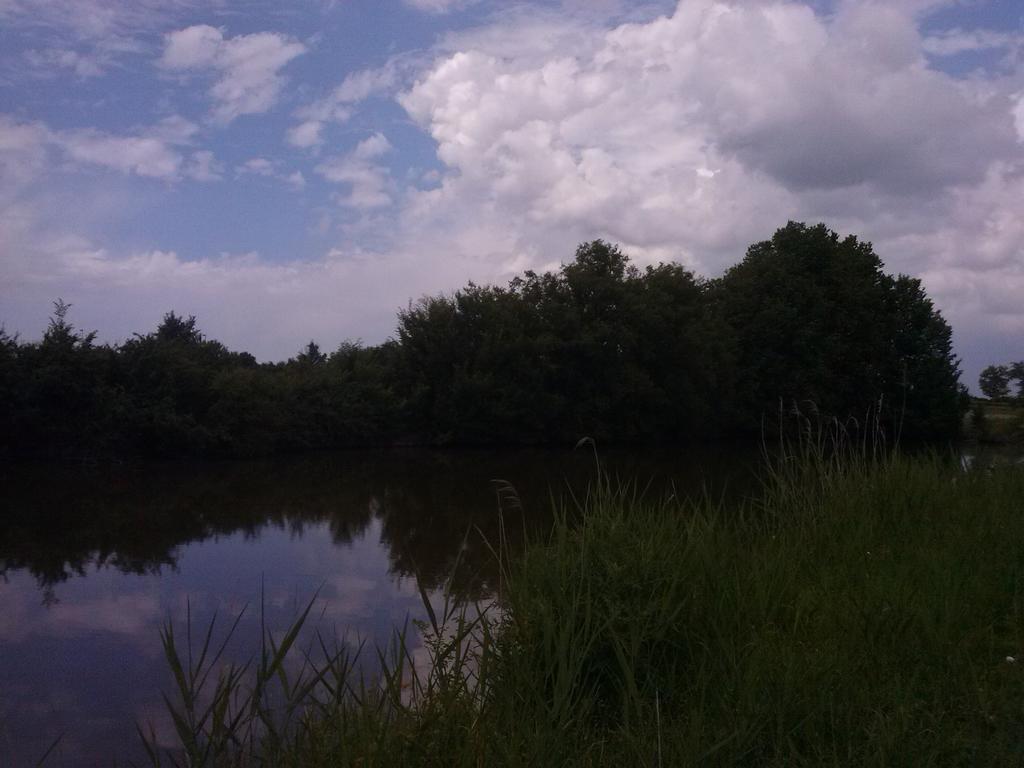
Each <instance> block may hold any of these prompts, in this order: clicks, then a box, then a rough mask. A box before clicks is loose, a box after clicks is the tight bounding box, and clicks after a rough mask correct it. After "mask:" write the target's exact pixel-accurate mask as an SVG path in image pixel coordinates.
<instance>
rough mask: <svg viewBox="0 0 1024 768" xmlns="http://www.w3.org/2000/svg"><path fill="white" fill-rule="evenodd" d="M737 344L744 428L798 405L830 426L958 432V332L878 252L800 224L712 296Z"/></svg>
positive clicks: (762, 246) (764, 246)
mask: <svg viewBox="0 0 1024 768" xmlns="http://www.w3.org/2000/svg"><path fill="white" fill-rule="evenodd" d="M711 293H712V297H713V298H712V304H713V306H714V311H715V312H717V313H718V314H719V316H720V317H721V318H722V320H723V321H724V322H725V323H726V324H728V326H729V327H730V328H731V330H732V333H733V335H734V338H735V340H736V345H737V372H738V378H737V397H736V400H735V411H734V414H733V415H734V417H735V418H736V423H737V426H739V427H740V428H745V429H748V430H751V431H758V430H760V429H761V428H762V424H761V419H762V417H763V414H765V413H771V412H773V410H777V409H778V407H779V403H780V402H781V403H783V404H784V405H785V407H787V408H788V407H790V406H791V405H792V404H797V405H798V406H799V407H800V408H802V409H807V408H808V407H811V408H816V409H817V410H818V411H819V412H820V413H822V414H823V415H825V416H828V417H837V418H839V419H846V418H848V417H851V416H852V417H855V418H860V419H862V418H864V416H865V415H866V414H868V413H869V412H872V413H873V412H876V411H878V410H881V412H882V414H883V415H884V417H885V418H886V419H887V420H888V421H889V423H890V425H891V426H892V429H893V431H894V432H895V431H899V429H900V428H902V430H903V431H904V432H905V433H909V434H912V435H915V436H921V437H947V436H951V435H955V434H956V433H957V429H958V424H959V422H960V418H961V416H962V413H963V408H964V405H965V402H966V401H965V400H964V399H963V397H962V394H961V388H960V386H959V384H958V379H959V373H960V372H959V366H958V361H957V359H956V358H955V357H954V355H953V352H952V331H951V329H950V327H949V325H948V324H947V323H946V322H945V320H943V318H942V316H941V315H940V314H939V313H938V311H936V310H935V308H934V306H933V305H932V303H931V301H930V300H929V299H928V297H927V296H926V295H925V292H924V289H923V288H922V287H921V283H920V281H919V280H916V279H913V278H910V277H907V276H905V275H900V276H898V277H892V276H890V275H887V274H885V273H884V272H883V271H882V262H881V260H880V259H879V258H878V256H876V255H875V253H874V251H873V250H872V248H871V244H870V243H864V242H860V241H858V240H857V238H856V237H853V236H850V237H847V238H845V239H840V238H839V236H838V235H837V234H836V233H835V232H832V231H831V230H829V229H828V228H827V227H825V226H824V225H823V224H819V225H817V226H814V227H808V226H806V225H804V224H798V223H793V222H791V223H790V224H789V225H787V226H786V227H784V228H783V229H780V230H779V231H778V232H776V233H775V235H774V236H773V237H772V239H771V240H767V241H765V242H762V243H757V244H756V245H753V246H751V248H750V250H748V251H747V256H746V258H745V259H744V260H743V261H742V262H741V263H740V264H738V265H737V266H735V267H733V268H732V269H730V270H729V271H728V272H726V274H725V276H724V277H723V278H722V279H720V280H718V281H716V282H715V283H714V285H713V287H712V291H711Z"/></svg>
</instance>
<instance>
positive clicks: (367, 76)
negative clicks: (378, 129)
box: [287, 57, 412, 149]
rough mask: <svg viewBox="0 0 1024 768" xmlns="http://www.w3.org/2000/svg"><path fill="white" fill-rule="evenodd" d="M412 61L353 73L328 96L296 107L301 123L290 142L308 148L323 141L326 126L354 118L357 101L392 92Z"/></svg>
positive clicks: (400, 60) (397, 61) (289, 135)
mask: <svg viewBox="0 0 1024 768" xmlns="http://www.w3.org/2000/svg"><path fill="white" fill-rule="evenodd" d="M411 64H412V61H411V60H410V59H408V58H402V57H399V58H394V59H392V60H390V61H389V62H388V63H387V64H386V65H384V66H383V67H378V68H375V69H364V70H358V71H356V72H350V73H349V74H348V75H346V76H345V79H344V80H342V81H341V83H340V84H339V85H338V86H337V87H336V88H334V90H332V91H331V92H330V93H329V94H328V95H327V96H325V97H323V98H321V99H317V100H316V101H314V102H312V103H310V104H307V105H305V106H304V107H301V108H300V109H298V110H296V112H295V116H296V117H298V118H299V119H300V120H301V122H300V123H299V124H298V125H295V126H293V127H292V128H290V129H289V130H288V133H287V141H288V143H289V144H291V145H292V146H294V147H299V148H302V149H308V148H311V147H319V146H320V145H322V144H323V136H322V133H323V129H324V126H325V125H326V124H328V123H344V122H346V121H348V119H349V118H351V117H352V114H353V110H354V108H355V106H356V105H357V104H359V103H360V102H362V101H364V100H365V99H368V98H369V97H371V96H375V95H381V94H388V93H390V92H391V91H392V90H393V89H394V88H395V87H396V86H397V85H398V83H399V81H400V79H401V77H402V76H403V74H405V73H406V72H407V71H408V70H409V68H410V66H411Z"/></svg>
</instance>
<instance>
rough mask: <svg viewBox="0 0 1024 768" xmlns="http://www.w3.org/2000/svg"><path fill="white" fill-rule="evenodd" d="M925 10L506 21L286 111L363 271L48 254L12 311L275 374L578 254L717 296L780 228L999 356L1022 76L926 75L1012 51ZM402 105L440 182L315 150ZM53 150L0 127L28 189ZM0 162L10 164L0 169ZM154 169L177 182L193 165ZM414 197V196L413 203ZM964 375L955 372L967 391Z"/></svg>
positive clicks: (1015, 205) (138, 168) (1016, 183)
mask: <svg viewBox="0 0 1024 768" xmlns="http://www.w3.org/2000/svg"><path fill="white" fill-rule="evenodd" d="M939 5H941V3H936V2H929V0H897V1H894V2H884V3H883V2H878V1H876V0H844V1H843V2H839V3H836V4H833V7H832V11H831V12H830V13H829V14H827V15H826V14H823V13H821V12H816V11H815V7H818V4H815V5H814V7H812V4H810V3H806V2H793V1H790V0H785V1H784V0H750V1H749V2H747V1H743V2H741V1H740V0H736V1H735V2H732V1H729V0H685V2H680V3H679V4H678V6H677V7H676V8H675V9H674V10H672V11H671V12H669V13H665V14H664V15H660V16H656V17H646V18H641V19H639V20H637V19H634V20H632V21H628V22H625V23H618V22H615V23H605V22H602V21H601V20H600V19H599V18H596V17H595V16H594V15H593V14H589V15H588V14H583V15H578V14H564V13H560V12H556V11H551V10H548V11H540V10H537V9H535V8H532V9H531V11H530V12H529V13H522V12H519V13H515V12H506V13H502V14H500V15H498V16H496V17H495V19H494V20H493V21H492V22H491V23H489V24H487V25H486V26H484V27H481V28H476V29H473V30H469V31H465V32H461V33H459V34H455V35H451V36H448V37H446V38H445V39H444V40H443V41H442V42H441V43H440V45H439V47H438V48H437V49H435V50H434V51H433V52H432V56H431V57H430V58H423V57H419V58H416V59H399V60H396V61H395V62H392V63H390V64H389V65H388V66H386V67H383V68H378V69H374V70H366V71H364V72H359V73H354V74H351V75H349V76H348V77H346V78H345V80H344V81H342V83H341V84H340V85H339V86H338V87H337V88H335V89H334V90H333V91H331V92H330V93H328V94H327V95H326V96H325V97H324V98H322V99H319V100H317V101H314V102H312V103H310V104H307V105H306V106H305V107H302V108H300V109H299V110H297V111H296V112H295V114H294V118H295V122H294V125H293V126H292V127H291V129H290V130H289V131H288V132H287V134H286V136H285V139H286V141H287V142H288V143H289V144H291V145H293V146H296V147H300V148H305V149H312V150H315V151H316V152H318V153H319V155H318V159H317V164H316V166H315V169H314V170H315V172H316V173H317V174H318V175H319V176H321V177H322V178H323V179H325V180H327V181H328V182H331V183H334V184H338V185H341V186H340V189H341V192H340V195H339V196H338V197H337V199H338V200H339V202H340V203H341V204H342V205H343V206H345V207H347V208H351V209H353V210H355V211H357V212H359V213H360V214H365V216H366V217H367V218H371V219H373V221H375V222H377V224H378V225H379V226H378V230H377V231H376V232H375V233H374V234H373V245H374V248H375V249H376V250H375V251H374V255H370V254H369V253H368V251H356V252H353V251H352V250H351V248H347V249H346V250H345V251H344V253H342V252H335V253H332V254H330V255H327V256H324V257H323V258H320V259H312V260H309V261H301V262H295V263H290V264H274V263H272V262H270V261H267V260H265V259H262V258H260V257H258V256H251V255H250V256H246V257H225V258H221V257H210V258H208V259H202V260H198V261H188V260H185V259H183V258H181V257H179V256H177V255H176V254H173V253H169V252H167V251H166V250H153V251H151V252H149V253H146V254H122V253H113V252H108V251H106V250H104V249H103V248H102V247H100V246H97V245H94V244H90V243H74V244H67V243H65V244H63V245H61V246H60V247H57V246H56V245H54V246H52V247H47V249H45V252H44V253H42V255H40V256H38V261H37V262H36V263H38V264H49V265H51V267H52V269H51V270H50V271H49V272H48V273H47V274H48V275H49V276H50V277H48V278H47V279H48V280H50V282H48V283H46V284H45V287H46V290H45V291H44V290H43V289H42V288H39V285H43V283H42V282H37V283H33V285H35V286H36V287H35V288H32V289H31V290H30V289H29V286H25V289H24V291H25V295H35V296H37V297H39V296H42V297H43V298H44V299H48V298H52V296H53V295H59V294H58V293H56V290H57V288H61V290H63V289H64V287H67V286H70V287H73V286H75V285H81V286H83V287H82V288H81V291H84V292H85V295H86V298H85V299H83V300H82V301H81V302H80V303H79V306H85V305H86V304H88V303H89V301H90V298H89V297H90V296H93V295H95V296H97V297H98V296H99V295H100V294H101V293H102V290H101V288H100V287H99V286H100V285H105V286H108V287H107V288H106V289H103V290H109V291H115V292H116V293H117V295H118V296H123V304H122V305H123V306H125V307H137V308H138V311H139V312H143V311H145V310H146V308H148V307H150V306H156V307H159V308H160V311H163V309H166V308H170V307H175V308H178V309H179V310H181V311H190V312H197V313H199V314H200V315H201V317H210V318H211V322H210V325H209V331H210V333H212V334H213V335H215V336H222V337H224V338H225V339H226V340H228V341H230V342H232V343H234V344H236V345H238V346H249V347H252V348H254V349H256V351H257V352H259V353H261V354H263V355H270V356H277V357H280V356H286V355H287V354H290V353H292V352H293V351H294V349H295V347H296V345H297V344H299V343H301V342H302V341H303V340H305V339H308V337H309V335H310V333H315V334H317V335H318V337H320V334H321V333H323V336H322V338H323V339H324V340H325V341H328V343H330V342H331V341H337V340H340V339H339V334H341V335H342V337H343V336H344V335H360V336H364V337H366V338H368V340H378V339H380V338H382V337H383V336H384V335H386V333H387V332H388V331H389V330H390V329H391V328H392V327H393V326H392V323H393V310H394V308H395V307H396V306H399V305H401V304H403V303H404V302H405V301H406V300H407V299H408V298H409V297H415V296H417V295H421V294H422V293H424V292H430V291H434V290H442V289H451V288H453V287H456V286H458V285H461V284H463V283H464V282H465V281H466V280H467V279H470V278H472V279H477V280H501V279H504V278H507V277H509V276H510V275H511V274H512V273H513V272H517V271H519V270H522V269H525V268H541V269H543V268H548V267H555V266H557V264H558V262H559V261H561V260H564V259H568V258H571V254H572V252H573V248H574V246H575V245H576V244H577V243H578V242H580V241H582V240H586V239H591V238H594V237H604V238H607V239H610V240H613V241H615V242H619V243H621V244H622V245H623V246H624V247H625V248H626V250H627V251H628V252H630V253H631V254H632V255H633V256H634V257H635V258H637V259H638V260H639V261H641V262H644V261H648V262H649V261H653V260H657V259H675V260H681V261H683V262H685V263H686V264H687V265H688V266H690V267H692V268H694V269H696V270H697V271H698V272H700V273H702V274H706V275H715V274H718V273H720V271H721V270H722V269H723V268H725V267H726V266H728V265H730V264H732V263H735V262H736V261H738V260H739V259H740V258H742V255H743V252H744V250H745V248H746V246H747V245H749V244H750V243H752V242H754V241H757V240H760V239H763V238H765V237H768V236H770V234H771V233H772V231H774V229H775V228H777V227H778V226H781V225H782V224H784V223H785V222H786V220H788V219H798V220H806V221H818V220H824V221H826V222H827V223H829V224H830V225H831V226H833V228H836V229H839V230H841V231H843V232H851V233H855V234H858V235H861V236H862V237H864V238H866V239H869V240H872V241H873V242H874V244H875V247H876V250H877V251H878V252H879V254H880V255H881V256H882V257H883V258H884V259H885V260H886V262H887V266H888V268H889V269H890V270H891V271H906V272H910V273H912V274H915V275H920V276H923V277H924V279H925V282H926V287H927V288H928V290H929V292H930V293H931V295H932V296H933V297H934V298H935V299H936V301H937V303H938V305H939V306H940V308H942V309H943V311H944V312H945V313H946V314H947V316H948V317H949V318H950V320H951V321H952V322H953V324H954V327H955V328H956V329H957V333H958V337H957V340H958V344H959V345H960V348H961V349H967V350H971V349H982V348H984V349H986V350H988V351H991V350H993V349H994V348H995V347H999V348H1000V349H1004V350H1009V349H1010V347H1011V346H1012V344H1013V343H1019V338H1020V335H1021V333H1024V307H1020V306H1019V300H1016V299H1015V297H1016V296H1019V295H1020V291H1021V290H1022V289H1024V284H1022V281H1024V275H1022V269H1024V267H1022V266H1021V265H1024V251H1022V246H1021V243H1024V231H1021V227H1022V226H1024V225H1022V223H1021V222H1022V221H1024V217H1021V215H1020V204H1019V201H1020V200H1021V199H1024V181H1022V179H1024V106H1022V104H1024V97H1022V94H1024V72H1022V71H1021V69H1020V65H1019V63H1017V64H1012V62H1011V63H1005V62H1004V63H1003V64H1002V65H1001V67H1000V70H999V72H984V71H978V72H973V73H972V74H971V75H970V76H965V77H957V76H954V75H952V74H949V73H948V72H946V71H943V70H942V69H940V68H938V67H939V66H940V65H941V61H942V60H943V59H944V58H945V57H946V56H950V55H954V54H956V53H958V52H965V51H967V50H982V49H984V50H995V49H998V48H999V47H1001V46H1004V44H1006V45H1010V44H1012V41H1010V42H1007V41H1006V40H1004V39H1003V38H1002V37H998V38H997V37H992V36H989V35H987V33H983V32H979V31H977V30H966V31H965V30H952V31H947V32H935V31H930V32H929V33H928V34H927V35H924V34H923V33H922V31H921V30H922V26H921V24H922V22H921V19H922V18H923V17H924V15H926V14H928V13H930V12H931V11H932V10H934V9H935V8H937V7H939ZM185 32H188V34H187V35H184V34H183V33H185ZM174 34H175V35H181V36H180V37H168V39H167V42H166V45H165V49H164V60H163V63H164V66H165V68H167V69H168V70H169V71H176V72H183V73H188V72H193V71H196V72H212V73H213V74H214V76H215V77H216V78H219V79H218V82H220V80H223V79H225V78H226V77H227V74H228V70H229V67H228V66H227V65H226V64H224V63H222V62H224V61H226V60H227V59H226V58H225V57H224V51H225V49H226V47H229V46H231V45H232V44H233V43H235V41H238V40H241V39H243V38H241V37H236V38H228V37H225V35H224V33H223V32H222V31H221V30H218V29H216V28H213V27H191V28H187V29H186V30H181V31H180V32H178V33H174ZM279 42H280V41H279ZM287 44H288V42H287V41H285V45H287ZM296 55H297V54H296ZM279 60H283V58H281V59H279ZM936 62H939V63H938V64H937V63H936ZM285 63H287V62H285ZM281 66H282V67H283V66H284V64H281ZM1014 67H1015V68H1014ZM263 71H264V72H266V71H267V70H265V69H264V70H263ZM272 71H273V72H274V75H273V76H274V77H278V76H279V71H280V67H278V68H277V69H273V70H272ZM257 79H258V78H257ZM257 90H258V89H257ZM271 90H273V89H271ZM396 91H398V92H399V95H398V96H397V98H398V101H399V103H400V105H401V106H402V107H403V108H404V109H405V110H406V112H407V113H408V115H409V117H410V118H411V120H412V121H413V122H414V123H415V125H417V126H419V128H420V129H421V130H422V131H423V132H424V133H425V134H426V135H428V136H429V137H430V138H431V139H432V140H433V142H434V146H435V150H436V165H437V168H438V170H430V166H431V165H434V164H433V163H426V164H425V165H427V166H428V167H427V168H420V167H415V168H413V167H410V168H408V169H407V170H408V173H405V174H399V175H397V176H392V175H391V173H390V172H389V170H388V165H392V166H398V165H401V164H402V162H403V155H402V150H403V147H402V146H398V147H397V148H392V146H391V143H390V142H389V140H388V139H387V138H385V136H384V135H383V134H373V135H371V136H370V137H369V138H367V139H365V140H364V141H363V142H361V143H360V144H359V145H357V146H356V147H354V148H351V149H350V150H349V151H347V152H344V151H339V150H338V149H337V147H335V146H333V139H334V137H333V136H332V135H331V131H330V130H329V127H330V126H331V125H332V124H338V123H343V122H346V121H349V120H351V119H352V118H353V116H354V115H356V114H357V113H358V112H359V110H360V109H361V108H362V107H361V103H362V102H363V101H364V100H365V99H368V98H373V97H374V96H378V95H380V96H387V97H390V96H391V95H392V94H394V93H395V92H396ZM278 95H279V90H278V91H276V92H275V93H274V96H273V99H271V101H273V100H275V99H276V98H277V96H278ZM215 101H216V103H217V105H218V106H217V107H215V109H219V108H223V105H226V104H228V103H229V102H230V103H232V104H240V103H241V101H239V100H236V101H234V102H232V101H231V100H230V99H227V98H219V97H216V96H215ZM235 112H238V109H237V108H235V109H233V110H228V112H225V113H223V115H222V118H226V117H227V116H228V115H229V114H234V113H235ZM238 113H239V114H240V112H238ZM5 130H6V132H7V133H6V135H7V138H6V139H5ZM167 130H168V131H171V127H168V128H167ZM178 130H179V131H180V132H187V128H186V127H185V126H178ZM389 133H390V132H389ZM52 135H53V132H52V131H49V129H47V128H46V127H45V126H41V125H39V124H33V123H17V124H15V123H10V122H9V123H8V124H6V128H5V124H4V123H2V122H0V163H10V164H11V165H12V167H19V168H21V169H22V171H21V172H22V173H24V174H29V175H31V173H33V172H34V170H33V169H35V168H37V164H38V162H39V161H38V155H39V153H40V152H42V153H44V154H45V152H46V151H47V148H50V149H52V148H53V147H54V146H56V142H57V140H55V139H53V138H52ZM147 135H148V136H149V137H150V138H152V137H153V134H152V133H150V134H147ZM391 135H392V138H393V139H394V140H395V141H396V142H398V136H399V135H402V134H400V133H399V132H397V131H396V132H395V133H394V134H391ZM140 137H141V138H145V137H142V136H141V135H140ZM60 138H61V139H63V138H64V137H63V135H62V136H61V137H60ZM5 140H6V141H7V143H8V145H10V146H12V147H15V149H11V150H10V151H8V152H7V153H6V155H5V149H4V147H5V144H4V141H5ZM166 142H169V140H168V139H166V138H165V143H166ZM168 146H170V148H171V149H172V150H173V151H176V152H178V154H181V155H182V160H181V165H180V166H179V168H178V169H177V170H176V171H175V173H176V174H177V175H179V176H181V175H184V173H185V172H184V170H182V169H183V168H184V167H185V164H186V162H187V161H186V159H185V157H184V155H185V154H186V152H187V151H189V150H186V149H184V147H186V145H184V144H182V145H175V144H168ZM101 148H102V142H101ZM94 151H95V148H94ZM261 151H265V150H261ZM100 154H104V153H102V152H101V153H100ZM138 154H139V157H137V158H136V160H135V161H134V163H133V164H129V161H128V160H127V159H123V160H121V161H119V162H121V163H122V165H125V164H127V171H126V172H129V173H141V172H142V169H159V168H162V167H165V168H169V167H170V165H171V164H173V163H171V164H168V165H166V166H161V164H160V162H159V160H160V155H159V153H158V152H155V151H154V153H153V155H152V156H149V155H147V154H146V153H145V152H142V151H141V150H139V151H138ZM254 154H255V153H254ZM5 157H6V159H5ZM33 157H35V158H36V159H35V160H33V159H32V158H33ZM254 159H255V158H254ZM264 159H265V160H266V161H267V163H269V164H270V165H269V166H264V165H263V164H262V163H256V164H254V165H249V164H248V163H246V164H243V166H242V168H240V169H238V172H239V173H244V174H252V173H263V172H264V171H265V172H266V173H267V174H270V175H273V176H274V178H277V179H279V180H282V181H287V182H288V183H291V184H293V185H294V186H296V187H301V186H302V185H303V184H304V183H305V181H306V179H305V177H303V176H301V174H300V173H299V172H298V171H295V170H294V169H292V168H286V167H284V166H283V165H281V164H280V161H277V160H275V159H274V158H273V157H266V158H264ZM431 159H433V158H431ZM385 161H387V164H385ZM428 172H429V174H431V176H430V178H431V181H430V184H429V188H417V184H418V183H419V182H418V180H419V179H421V178H427V173H428ZM297 174H298V175H297ZM434 176H436V178H434ZM400 178H405V179H407V180H409V181H408V182H407V183H408V184H409V185H410V186H409V187H407V188H403V187H402V185H401V183H400V181H399V179H400ZM289 180H290V181H289ZM423 186H427V185H423ZM374 217H376V218H374ZM12 226H13V225H12ZM382 232H383V234H382ZM345 234H346V238H347V240H348V241H349V242H351V241H352V240H353V238H352V237H350V236H351V234H352V233H351V231H346V233H345ZM355 241H356V242H361V241H359V240H358V238H355ZM364 245H365V243H364ZM398 274H401V275H402V278H401V280H400V281H397V280H393V279H392V278H393V276H395V275H398ZM37 277H38V281H42V280H43V277H42V276H37ZM110 286H114V287H113V288H111V287H110ZM33 291H34V293H33ZM89 291H94V293H93V294H90V293H89ZM217 291H222V292H223V297H222V298H221V297H218V295H217V293H216V292H217ZM67 296H69V297H72V298H74V296H75V294H74V293H71V292H66V297H67ZM254 297H255V298H254ZM338 297H342V298H343V299H344V301H341V302H339V301H338V300H337V299H338ZM106 303H109V301H107V302H106ZM339 305H344V307H343V309H338V307H339ZM43 306H44V307H45V302H43ZM254 306H258V307H259V308H260V310H261V311H260V313H259V314H260V319H259V320H258V321H252V318H251V317H250V314H253V313H254V312H255V310H252V307H254ZM221 307H223V308H221ZM154 311H155V310H154ZM124 314H126V316H132V315H130V313H128V312H127V310H126V311H125V313H124ZM138 316H141V315H135V316H133V317H138ZM147 317H148V316H147ZM236 318H237V319H236ZM155 319H158V318H154V321H155ZM250 321H252V322H250ZM111 322H114V323H115V324H116V323H117V322H122V321H121V320H117V319H116V318H113V319H111ZM92 325H93V326H95V327H101V328H104V329H107V328H108V327H109V325H110V323H109V322H108V321H106V320H105V321H104V322H99V321H96V322H93V323H92ZM141 325H143V324H142V323H140V322H138V321H135V320H133V322H132V327H131V328H125V329H124V332H128V331H130V330H137V329H138V328H139V327H140V326H141ZM332 327H333V328H334V329H335V331H334V332H333V335H332V333H331V332H330V331H328V330H327V329H329V328H332ZM340 328H345V329H349V328H351V330H345V331H341V330H338V329H340ZM114 330H118V329H114ZM1015 340H1018V341H1015ZM986 345H987V346H986ZM1000 345H1001V346H1000ZM1006 356H1007V358H1008V359H1016V356H1019V352H1014V353H1010V352H1009V351H1007V352H1006ZM988 362H992V360H989V361H988ZM982 364H984V361H982V360H971V361H970V365H969V367H968V378H970V377H971V375H972V373H971V371H972V370H974V371H975V372H976V370H977V367H980V365H982ZM971 366H974V367H973V368H971Z"/></svg>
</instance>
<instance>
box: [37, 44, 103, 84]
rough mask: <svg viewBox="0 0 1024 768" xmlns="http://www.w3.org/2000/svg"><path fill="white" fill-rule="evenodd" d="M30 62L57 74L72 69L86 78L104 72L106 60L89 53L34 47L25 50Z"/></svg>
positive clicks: (41, 69)
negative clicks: (37, 48)
mask: <svg viewBox="0 0 1024 768" xmlns="http://www.w3.org/2000/svg"><path fill="white" fill-rule="evenodd" d="M25 59H26V60H27V61H28V63H29V64H30V65H31V66H33V67H34V68H36V69H37V70H39V71H42V72H48V73H53V74H56V73H57V72H58V71H60V70H66V69H70V70H72V71H73V72H74V73H75V75H76V76H78V77H80V78H82V79H85V78H90V77H98V76H99V75H102V74H103V71H104V69H105V66H106V63H107V62H106V61H104V60H103V57H101V56H98V55H95V54H93V55H89V54H84V53H80V52H78V51H74V50H68V49H61V48H45V49H42V50H36V49H32V50H29V51H26V52H25Z"/></svg>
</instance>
